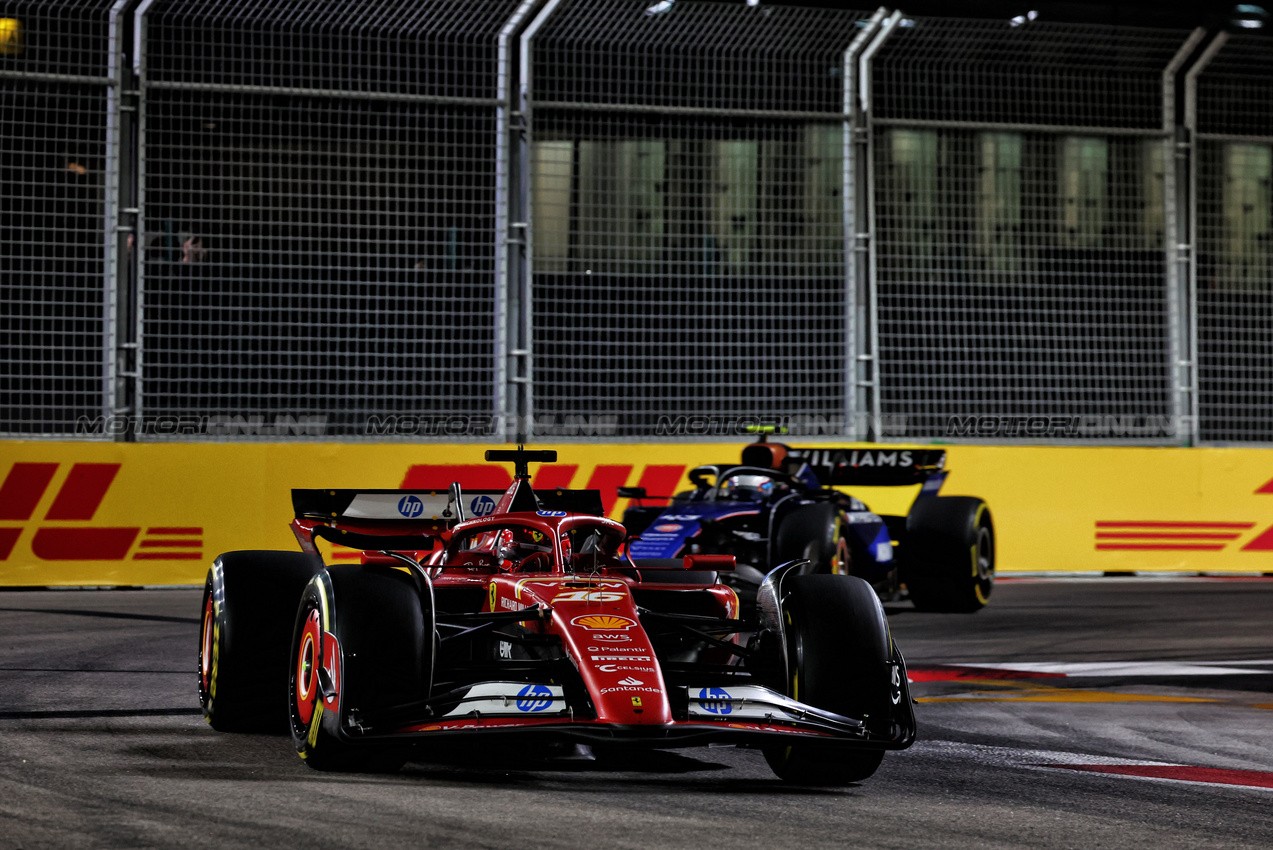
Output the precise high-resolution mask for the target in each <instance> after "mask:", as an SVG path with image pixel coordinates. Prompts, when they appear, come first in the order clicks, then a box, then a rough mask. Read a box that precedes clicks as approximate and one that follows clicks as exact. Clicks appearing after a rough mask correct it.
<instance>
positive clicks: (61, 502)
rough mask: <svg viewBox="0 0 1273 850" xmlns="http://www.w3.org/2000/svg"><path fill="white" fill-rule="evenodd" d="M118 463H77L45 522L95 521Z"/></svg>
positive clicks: (64, 482) (117, 469) (46, 515)
mask: <svg viewBox="0 0 1273 850" xmlns="http://www.w3.org/2000/svg"><path fill="white" fill-rule="evenodd" d="M117 472H119V464H118V463H77V464H75V465H74V466H72V467H71V471H70V473H68V474H67V476H66V480H65V481H63V482H62V488H61V489H60V490H58V491H57V498H56V499H54V500H53V506H52V507H51V508H49V512H48V513H47V514H45V516H44V518H45V519H92V518H93V514H95V513H97V506H98V505H100V504H101V503H102V499H104V498H106V491H107V490H109V489H110V486H111V482H112V481H114V480H115V474H116V473H117Z"/></svg>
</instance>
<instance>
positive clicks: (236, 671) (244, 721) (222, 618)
mask: <svg viewBox="0 0 1273 850" xmlns="http://www.w3.org/2000/svg"><path fill="white" fill-rule="evenodd" d="M322 567H323V562H322V560H321V559H319V558H318V557H317V556H315V555H308V554H306V553H304V552H269V551H256V552H253V551H244V552H226V553H225V554H223V555H220V556H219V557H218V558H217V559H216V560H215V561H213V562H212V567H211V568H210V569H209V570H208V576H207V579H206V580H205V582H204V586H203V606H202V626H201V628H200V631H199V704H200V705H201V706H202V707H203V717H204V719H205V720H206V721H207V722H208V723H209V724H210V725H211V726H212V728H213V729H216V730H218V731H221V732H272V731H277V732H281V731H283V730H284V729H285V728H286V725H287V714H286V710H285V708H284V703H283V683H284V682H286V681H287V669H288V665H289V663H290V658H289V649H290V647H291V641H292V618H293V616H294V615H295V613H296V603H297V600H299V599H300V596H301V591H302V590H303V589H304V588H305V583H306V582H307V581H309V579H310V577H311V576H313V575H314V574H315V573H316V572H318V571H319V570H320V569H322Z"/></svg>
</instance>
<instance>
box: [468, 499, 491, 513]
mask: <svg viewBox="0 0 1273 850" xmlns="http://www.w3.org/2000/svg"><path fill="white" fill-rule="evenodd" d="M469 513H471V514H473V516H478V517H481V516H490V515H491V514H493V513H495V500H494V499H492V498H491V497H490V496H478V497H477V498H476V499H474V500H473V501H471V502H469Z"/></svg>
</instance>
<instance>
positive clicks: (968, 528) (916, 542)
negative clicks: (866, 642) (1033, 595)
mask: <svg viewBox="0 0 1273 850" xmlns="http://www.w3.org/2000/svg"><path fill="white" fill-rule="evenodd" d="M902 580H903V581H904V582H905V583H906V588H907V591H908V592H909V594H910V598H911V601H912V602H914V603H915V607H916V608H918V609H919V610H921V611H940V612H962V613H971V612H973V611H978V610H980V609H981V608H983V607H985V605H986V603H988V602H989V601H990V594H991V592H992V591H993V590H994V581H995V533H994V520H993V519H992V517H991V515H990V508H989V507H988V506H987V505H986V503H985V502H983V501H982V500H981V499H978V498H975V497H973V496H936V497H932V498H926V499H920V500H918V501H917V502H916V503H915V505H914V507H912V508H911V512H910V514H909V515H908V516H907V519H906V543H905V546H904V550H903V562H902Z"/></svg>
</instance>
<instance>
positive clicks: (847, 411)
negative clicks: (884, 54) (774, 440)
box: [840, 6, 888, 440]
mask: <svg viewBox="0 0 1273 850" xmlns="http://www.w3.org/2000/svg"><path fill="white" fill-rule="evenodd" d="M887 14H888V10H887V9H885V8H884V7H883V6H881V7H880V8H878V9H876V10H875V14H874V15H872V16H871V17H870V18H869V19H868V20H867V21H866V22H865V25H864V26H863V27H862V29H861V30H860V31H859V32H858V34H857V36H856V37H854V39H853V42H852V43H851V44H850V45H849V47H848V49H847V50H845V51H844V66H843V71H842V73H843V76H844V124H843V127H844V129H843V133H844V136H843V138H842V140H841V141H842V143H843V146H844V148H843V151H844V153H843V157H844V163H843V164H844V177H843V180H844V182H843V185H842V187H841V191H840V196H841V201H842V203H843V205H844V332H845V352H844V433H845V435H846V436H849V437H851V438H852V439H855V440H856V439H865V438H866V437H867V436H868V434H869V428H868V429H867V432H865V433H859V429H858V423H859V422H862V421H864V420H865V422H867V423H869V421H870V420H869V408H867V407H865V406H864V407H862V408H861V409H859V405H858V381H859V380H860V378H859V364H863V366H864V365H865V364H866V363H867V362H869V361H868V360H867V358H868V357H869V354H868V351H867V340H869V339H870V328H869V326H868V324H867V323H868V320H869V317H868V316H867V315H866V311H865V309H864V308H863V307H861V306H859V304H858V292H859V287H860V286H861V287H862V289H861V291H862V292H863V293H865V292H866V291H867V290H868V289H869V287H870V284H869V281H867V280H866V278H867V274H868V266H867V257H868V254H869V252H870V250H871V246H870V243H869V241H868V234H867V233H866V232H865V231H863V230H861V229H860V228H859V227H858V211H859V210H860V211H861V218H862V220H863V221H865V222H867V223H868V224H869V222H870V216H871V211H870V209H869V208H868V207H867V203H866V188H867V181H866V179H865V175H866V174H867V167H866V156H867V152H868V150H869V144H868V139H867V136H866V129H865V128H864V127H863V126H862V109H861V101H860V100H859V99H858V90H857V61H858V55H859V54H860V53H861V52H862V49H863V48H865V47H866V44H867V42H868V41H870V39H871V38H873V37H874V36H875V33H876V32H877V31H878V30H879V28H880V24H881V23H882V22H883V21H884V17H885V16H886V15H887ZM864 282H865V285H863V284H864ZM863 377H865V376H863ZM864 403H869V399H865V400H864Z"/></svg>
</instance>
